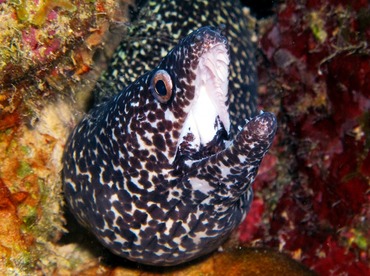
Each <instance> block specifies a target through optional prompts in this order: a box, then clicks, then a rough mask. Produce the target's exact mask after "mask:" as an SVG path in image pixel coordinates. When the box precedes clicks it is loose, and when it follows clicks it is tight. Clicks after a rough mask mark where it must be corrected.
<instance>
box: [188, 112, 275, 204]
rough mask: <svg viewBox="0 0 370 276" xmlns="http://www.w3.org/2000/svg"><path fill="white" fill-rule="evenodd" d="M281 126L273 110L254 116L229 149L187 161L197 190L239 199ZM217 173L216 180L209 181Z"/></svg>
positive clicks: (251, 180)
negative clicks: (278, 127)
mask: <svg viewBox="0 0 370 276" xmlns="http://www.w3.org/2000/svg"><path fill="white" fill-rule="evenodd" d="M276 129H277V122H276V117H275V116H274V115H273V114H272V113H269V112H265V113H261V114H260V115H258V116H256V117H254V118H253V119H251V120H250V121H249V122H247V123H246V125H245V126H244V127H243V129H242V130H241V131H240V132H239V133H238V134H237V135H236V137H235V139H234V140H233V141H232V142H231V143H230V144H229V145H228V146H227V148H226V149H224V150H222V151H220V152H219V153H216V154H214V155H212V156H210V157H208V158H204V159H201V160H197V161H195V160H187V161H186V164H187V165H188V166H189V167H190V172H196V173H195V174H193V173H190V175H191V177H190V178H189V182H190V183H192V185H193V188H194V189H198V190H200V191H201V192H203V193H205V194H214V195H215V196H217V195H219V196H220V197H223V198H228V199H230V200H231V201H235V200H239V198H240V196H241V195H242V194H243V193H245V192H246V190H247V189H248V188H249V186H250V184H251V183H252V182H253V180H254V178H255V176H256V174H257V171H258V167H259V165H260V163H261V160H262V158H263V157H264V156H265V154H266V153H267V151H268V149H269V148H270V146H271V144H272V141H273V138H274V136H275V133H276ZM210 175H213V176H214V179H215V181H214V182H213V181H209V182H205V181H204V179H209V176H210ZM220 183H222V186H221V187H220Z"/></svg>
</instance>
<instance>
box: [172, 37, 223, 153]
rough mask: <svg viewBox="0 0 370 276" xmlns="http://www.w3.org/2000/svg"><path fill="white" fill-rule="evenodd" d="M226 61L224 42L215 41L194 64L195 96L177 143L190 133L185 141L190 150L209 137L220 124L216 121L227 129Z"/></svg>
mask: <svg viewBox="0 0 370 276" xmlns="http://www.w3.org/2000/svg"><path fill="white" fill-rule="evenodd" d="M229 62H230V61H229V55H228V52H227V49H226V47H225V45H224V44H217V45H215V46H214V47H212V48H211V49H209V50H208V51H207V52H206V53H204V54H203V55H202V57H201V58H200V61H199V65H198V67H197V68H196V79H195V99H194V103H193V105H192V107H191V109H190V112H189V113H188V116H187V119H186V121H185V123H184V126H183V128H182V133H181V136H180V140H179V145H180V144H181V143H182V142H183V140H184V137H186V136H187V135H188V134H191V135H192V137H193V138H194V139H193V141H187V142H188V143H189V144H190V147H191V148H192V149H193V150H198V149H199V148H200V146H204V145H206V144H207V143H208V142H210V141H212V139H213V138H214V137H215V135H216V133H217V131H218V130H220V129H221V127H222V126H221V124H220V122H222V124H223V127H224V128H225V130H226V131H227V133H229V130H230V118H229V112H228V106H227V104H226V102H227V90H228V76H229ZM217 117H218V118H219V119H218V120H217Z"/></svg>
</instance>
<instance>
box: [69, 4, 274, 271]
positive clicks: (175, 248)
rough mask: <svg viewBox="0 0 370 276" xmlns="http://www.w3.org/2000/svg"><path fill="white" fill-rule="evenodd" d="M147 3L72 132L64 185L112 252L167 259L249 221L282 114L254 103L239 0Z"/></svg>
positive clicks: (211, 244)
mask: <svg viewBox="0 0 370 276" xmlns="http://www.w3.org/2000/svg"><path fill="white" fill-rule="evenodd" d="M211 3H212V4H211ZM142 11H144V12H142V13H141V15H139V17H138V18H139V19H137V20H136V22H140V20H142V19H143V18H144V19H145V20H144V21H145V22H146V24H140V23H137V25H136V26H137V27H135V28H136V29H135V28H133V29H134V31H133V32H132V33H131V34H128V37H127V38H126V39H125V40H124V41H123V42H122V44H121V46H120V47H119V48H118V49H117V52H116V54H115V55H114V57H113V60H112V63H111V65H110V68H109V69H108V70H107V72H106V73H105V74H104V75H103V76H102V78H101V80H100V81H99V82H98V85H97V86H96V89H95V97H96V106H95V107H94V108H93V109H92V110H91V111H90V112H89V113H88V114H87V115H86V116H85V117H84V118H83V119H82V120H81V122H80V123H79V124H78V125H77V126H76V128H75V129H74V131H73V132H72V134H71V136H70V138H69V139H68V142H67V145H66V148H65V154H64V157H63V164H64V169H63V178H64V194H65V198H66V201H67V204H68V206H69V207H70V209H71V211H72V213H73V214H74V215H75V217H76V218H77V220H78V221H79V222H80V223H81V224H82V225H84V226H85V227H86V228H88V229H89V230H90V231H91V232H92V233H93V234H94V235H95V236H96V237H97V238H98V240H99V241H100V242H101V243H102V244H103V245H104V246H106V247H107V248H108V249H110V250H111V251H112V252H113V253H115V254H117V255H119V256H122V257H125V258H128V259H130V260H133V261H136V262H140V263H144V264H149V265H158V266H168V265H176V264H180V263H183V262H186V261H189V260H192V259H195V258H197V257H199V256H202V255H205V254H207V253H210V252H212V251H214V250H215V249H217V248H218V247H219V246H220V245H221V244H222V243H223V242H224V241H225V239H227V237H228V236H229V235H230V233H231V232H232V231H233V230H234V229H235V228H236V227H237V226H238V225H239V224H240V223H241V222H242V221H243V219H244V218H245V216H246V213H247V212H248V210H249V206H250V203H251V200H252V196H253V192H252V189H251V183H252V182H253V180H254V178H255V176H256V174H257V170H258V167H259V164H260V162H261V160H262V158H263V156H264V155H265V154H266V152H267V151H268V149H269V147H270V146H271V143H272V140H273V137H274V135H275V131H276V127H277V123H276V119H275V117H274V115H273V114H271V113H268V112H265V113H263V112H261V113H256V104H255V87H256V79H255V65H254V58H253V44H252V43H251V41H250V32H249V31H248V27H247V22H246V21H245V19H244V17H243V14H242V12H241V8H240V6H239V4H238V2H236V1H209V2H208V1H149V2H146V3H145V6H144V7H143V8H142ZM181 22H187V23H188V24H185V23H181ZM205 23H207V24H210V23H213V24H214V25H216V26H220V24H224V27H223V28H222V30H220V29H219V28H215V27H208V26H206V27H202V25H205ZM191 30H193V32H191V33H190V34H189V31H191ZM180 37H183V38H182V39H181V40H179V39H180ZM228 41H229V42H228ZM229 43H230V44H229ZM141 44H142V45H143V46H142V48H140V45H141ZM169 47H170V48H169ZM171 48H172V50H171ZM164 49H165V50H166V51H167V52H166V53H165V50H164ZM136 64H139V65H138V66H136ZM144 71H145V73H144ZM133 76H136V78H135V79H134V78H133ZM229 79H230V81H228V80H229ZM102 91H105V92H107V93H108V94H109V93H111V94H112V96H111V97H109V99H106V97H105V96H103V95H102V93H101V92H102ZM247 118H249V120H246V119H247Z"/></svg>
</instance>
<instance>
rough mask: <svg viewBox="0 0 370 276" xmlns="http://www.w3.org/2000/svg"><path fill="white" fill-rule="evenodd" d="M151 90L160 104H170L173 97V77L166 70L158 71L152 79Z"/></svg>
mask: <svg viewBox="0 0 370 276" xmlns="http://www.w3.org/2000/svg"><path fill="white" fill-rule="evenodd" d="M150 90H151V92H152V94H153V96H154V98H156V99H157V100H158V101H159V102H161V103H166V102H168V100H169V99H170V98H171V96H172V80H171V76H170V75H169V74H168V73H167V72H166V71H165V70H158V71H157V72H155V74H154V75H153V77H152V79H151V82H150Z"/></svg>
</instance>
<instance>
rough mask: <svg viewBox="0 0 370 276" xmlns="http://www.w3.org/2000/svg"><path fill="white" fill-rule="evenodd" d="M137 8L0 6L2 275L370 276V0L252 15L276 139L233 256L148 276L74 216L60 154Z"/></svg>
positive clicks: (279, 7) (229, 248)
mask: <svg viewBox="0 0 370 276" xmlns="http://www.w3.org/2000/svg"><path fill="white" fill-rule="evenodd" d="M133 2H134V1H124V0H122V1H118V0H106V1H104V0H97V1H78V0H77V1H67V0H54V1H53V0H44V1H22V0H18V1H13V0H8V1H6V0H0V41H1V44H0V45H1V46H0V272H1V273H0V274H4V275H30V274H31V275H37V274H40V275H51V274H55V275H73V274H81V273H82V274H84V275H108V274H109V275H111V274H113V275H128V274H129V273H131V274H130V275H155V274H158V275H162V274H167V275H199V274H205V275H251V274H252V275H253V274H256V273H265V274H264V275H273V274H274V273H275V274H279V275H281V274H282V273H284V274H285V275H303V274H304V273H306V274H307V275H312V274H315V273H316V274H318V275H370V264H369V263H370V257H369V254H370V249H369V248H370V245H369V242H370V227H369V219H370V208H369V207H370V206H369V203H370V193H369V184H370V154H369V149H370V114H369V110H370V68H369V67H370V50H369V45H368V44H369V41H370V7H369V2H368V1H367V0H357V1H346V0H287V1H273V2H272V1H262V2H261V3H260V5H259V6H251V10H248V9H246V8H245V10H244V14H245V16H246V17H249V18H253V16H255V17H256V19H253V20H252V21H253V22H255V23H256V27H255V28H256V41H257V53H256V55H257V63H258V64H257V65H258V78H259V91H258V92H259V109H262V110H265V111H270V112H273V113H274V114H275V115H276V116H277V117H278V120H279V129H278V134H277V137H276V138H275V142H274V145H273V146H272V148H271V149H270V152H269V153H268V155H267V156H266V157H265V158H264V160H263V163H262V165H261V167H260V169H259V175H258V177H257V178H256V181H255V182H254V184H253V188H254V191H255V198H254V201H253V204H252V208H251V210H250V212H249V214H248V216H247V218H246V220H245V221H244V222H243V223H242V224H241V225H240V227H239V229H238V231H237V232H235V233H234V235H233V236H232V237H231V239H230V241H229V242H228V243H227V244H226V245H225V246H224V248H223V252H216V253H214V254H212V255H211V256H207V257H205V258H202V259H200V260H197V261H194V262H192V263H190V264H187V265H182V266H180V267H175V268H160V269H159V268H150V267H145V266H138V265H136V264H133V263H131V262H128V261H125V260H123V259H120V258H118V257H116V256H113V255H112V254H110V253H109V252H107V250H105V249H104V248H102V246H100V245H99V244H98V243H97V242H96V241H95V240H94V239H93V238H92V237H91V236H89V235H88V234H87V233H85V232H82V233H81V231H82V230H81V228H79V227H78V226H77V225H76V222H74V221H73V219H72V218H71V217H70V216H69V215H68V211H67V210H66V209H65V208H64V201H63V196H62V193H61V191H62V184H61V178H60V171H61V156H62V153H63V148H64V144H65V142H66V139H67V137H68V134H69V133H70V131H71V129H72V128H73V126H74V125H75V124H76V122H78V120H79V119H80V118H81V116H82V115H83V113H84V111H85V110H86V106H87V105H88V104H89V91H91V89H92V87H93V86H94V83H95V81H96V80H97V78H98V77H99V75H100V74H101V72H102V70H104V68H105V66H106V64H107V62H108V60H109V57H110V56H111V55H112V53H113V50H114V48H115V47H116V46H117V45H118V43H119V40H120V37H122V36H124V35H125V30H126V29H127V28H128V27H129V26H130V24H129V22H128V18H129V13H130V8H129V7H130V6H131V5H132V4H133ZM242 2H243V1H242ZM248 2H254V1H244V2H243V5H245V7H247V5H248V4H250V3H248ZM252 4H254V5H255V3H252ZM66 218H67V219H66ZM67 221H68V223H67ZM278 252H281V253H283V254H280V253H278ZM262 275H263V274H262Z"/></svg>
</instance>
